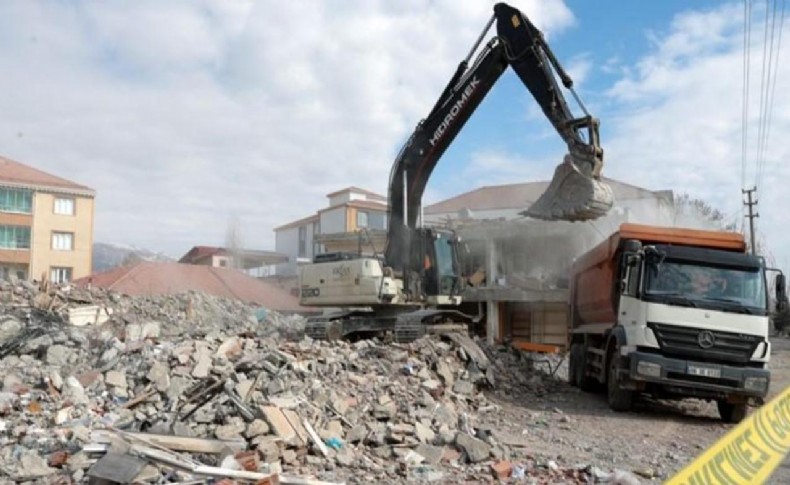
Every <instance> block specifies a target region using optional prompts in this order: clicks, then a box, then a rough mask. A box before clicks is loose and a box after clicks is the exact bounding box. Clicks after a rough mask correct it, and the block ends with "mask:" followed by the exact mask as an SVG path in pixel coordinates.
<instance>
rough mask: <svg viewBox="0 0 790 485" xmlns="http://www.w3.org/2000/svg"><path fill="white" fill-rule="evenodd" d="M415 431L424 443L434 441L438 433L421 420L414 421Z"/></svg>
mask: <svg viewBox="0 0 790 485" xmlns="http://www.w3.org/2000/svg"><path fill="white" fill-rule="evenodd" d="M414 432H415V434H416V435H417V439H418V440H420V442H422V443H433V440H434V439H436V433H434V432H433V430H432V429H431V428H430V427H429V426H426V425H424V424H422V423H420V422H416V423H414Z"/></svg>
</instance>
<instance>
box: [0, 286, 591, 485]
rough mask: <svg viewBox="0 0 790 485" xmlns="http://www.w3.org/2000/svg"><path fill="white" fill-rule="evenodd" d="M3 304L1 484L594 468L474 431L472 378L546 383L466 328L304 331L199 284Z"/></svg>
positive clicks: (68, 293)
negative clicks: (167, 292) (188, 288)
mask: <svg viewBox="0 0 790 485" xmlns="http://www.w3.org/2000/svg"><path fill="white" fill-rule="evenodd" d="M42 295H43V296H42ZM0 302H2V303H0V368H2V369H3V372H2V389H1V390H0V483H2V480H3V478H6V479H7V480H10V481H13V482H17V483H18V482H26V481H27V482H31V483H84V482H86V481H88V479H89V478H94V479H102V480H109V481H110V483H171V482H183V481H187V480H196V481H193V482H190V483H234V482H231V480H235V483H259V484H266V483H269V484H275V483H301V484H318V483H327V481H329V482H333V483H337V482H348V483H362V482H370V481H375V482H376V483H392V482H398V481H401V482H412V481H436V480H441V481H445V482H446V481H454V480H475V481H491V480H497V479H509V478H511V477H513V478H515V479H518V478H519V477H521V478H524V479H529V480H532V481H533V482H535V483H544V482H547V481H548V482H547V483H558V482H560V483H563V482H565V483H588V482H589V481H590V480H592V477H593V475H592V472H591V471H590V470H588V469H585V468H575V469H574V468H571V469H566V468H561V467H560V466H558V465H557V464H556V463H554V462H545V460H544V461H542V460H540V459H539V457H533V456H530V455H529V453H528V450H525V449H524V448H523V447H519V446H518V445H515V444H513V443H512V442H511V441H509V440H508V439H507V437H506V436H504V435H503V434H502V433H501V431H500V430H497V429H489V428H487V427H486V426H484V425H483V424H481V423H484V422H485V419H484V417H485V415H486V414H487V413H488V414H490V413H496V410H497V406H496V405H495V404H493V403H492V402H491V401H489V399H488V398H487V397H486V393H485V392H482V391H483V390H485V389H486V388H496V387H497V386H498V381H500V380H502V379H515V380H512V381H510V382H508V383H507V386H508V387H513V386H519V387H524V388H528V387H530V386H531V387H532V389H533V390H534V391H535V392H546V391H547V389H549V388H550V385H549V384H548V383H549V382H550V381H551V379H550V378H546V377H541V378H539V379H536V378H534V376H535V375H536V373H535V372H532V371H530V370H529V368H528V367H527V366H525V365H524V360H523V359H521V358H519V357H517V354H515V353H514V352H513V351H495V350H492V349H485V350H484V349H483V348H481V347H480V346H478V345H477V343H476V342H475V341H473V340H472V339H471V338H469V337H466V336H461V335H449V336H443V338H439V337H425V338H423V339H420V340H418V341H416V342H413V343H411V344H392V343H384V342H380V341H378V340H361V341H358V342H354V343H348V342H319V341H312V340H310V339H309V338H307V337H304V338H300V335H301V333H300V331H301V329H303V326H304V322H303V319H302V318H301V317H298V316H284V315H279V314H276V313H274V312H265V311H264V310H263V309H256V308H252V307H248V306H246V305H243V304H241V303H237V302H230V301H223V300H220V299H216V298H213V297H209V296H206V295H199V294H187V295H180V296H178V297H162V298H128V297H123V296H120V295H116V294H112V293H106V292H102V291H95V290H90V291H88V290H76V289H70V288H68V287H65V288H44V289H38V288H36V287H35V286H33V285H30V284H24V283H16V284H6V285H5V286H3V287H0ZM85 308H88V310H87V311H82V310H84V309H85ZM80 312H81V313H80ZM85 314H90V315H91V317H90V319H93V320H92V321H90V322H88V323H86V321H85ZM99 314H101V315H103V316H102V317H101V318H98V317H96V315H99ZM90 319H89V320H90ZM514 383H515V384H514ZM308 477H309V478H308ZM219 479H222V480H223V481H221V482H216V481H215V480H219Z"/></svg>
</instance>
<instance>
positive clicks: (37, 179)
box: [0, 157, 93, 195]
mask: <svg viewBox="0 0 790 485" xmlns="http://www.w3.org/2000/svg"><path fill="white" fill-rule="evenodd" d="M3 183H5V184H10V185H14V186H24V187H30V188H37V189H41V188H44V189H64V190H78V191H87V192H93V189H91V188H89V187H86V186H84V185H80V184H76V183H74V182H72V181H70V180H66V179H64V178H60V177H56V176H54V175H52V174H48V173H46V172H42V171H41V170H38V169H35V168H33V167H29V166H27V165H24V164H22V163H19V162H17V161H14V160H11V159H10V158H5V157H0V184H3ZM90 195H93V194H90Z"/></svg>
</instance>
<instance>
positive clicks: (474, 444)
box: [455, 432, 491, 463]
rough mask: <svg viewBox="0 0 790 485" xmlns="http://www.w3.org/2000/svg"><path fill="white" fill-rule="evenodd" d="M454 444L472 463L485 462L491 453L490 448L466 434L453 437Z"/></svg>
mask: <svg viewBox="0 0 790 485" xmlns="http://www.w3.org/2000/svg"><path fill="white" fill-rule="evenodd" d="M455 444H456V445H457V446H458V447H459V448H460V449H461V450H462V451H463V452H464V453H466V456H467V457H468V458H469V461H471V462H472V463H478V462H481V461H484V460H487V459H488V457H489V454H490V452H491V446H490V445H489V444H488V443H486V442H485V441H482V440H479V439H477V438H474V437H472V436H469V435H468V434H466V433H461V432H459V433H458V435H457V436H456V437H455Z"/></svg>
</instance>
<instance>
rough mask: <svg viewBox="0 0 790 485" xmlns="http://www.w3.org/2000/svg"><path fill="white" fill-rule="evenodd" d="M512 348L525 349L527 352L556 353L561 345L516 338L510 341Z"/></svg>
mask: <svg viewBox="0 0 790 485" xmlns="http://www.w3.org/2000/svg"><path fill="white" fill-rule="evenodd" d="M512 345H513V348H515V349H518V350H525V351H527V352H542V353H545V354H557V353H559V351H560V349H561V347H560V346H559V345H547V344H536V343H534V342H525V341H523V340H518V341H515V342H513V343H512Z"/></svg>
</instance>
